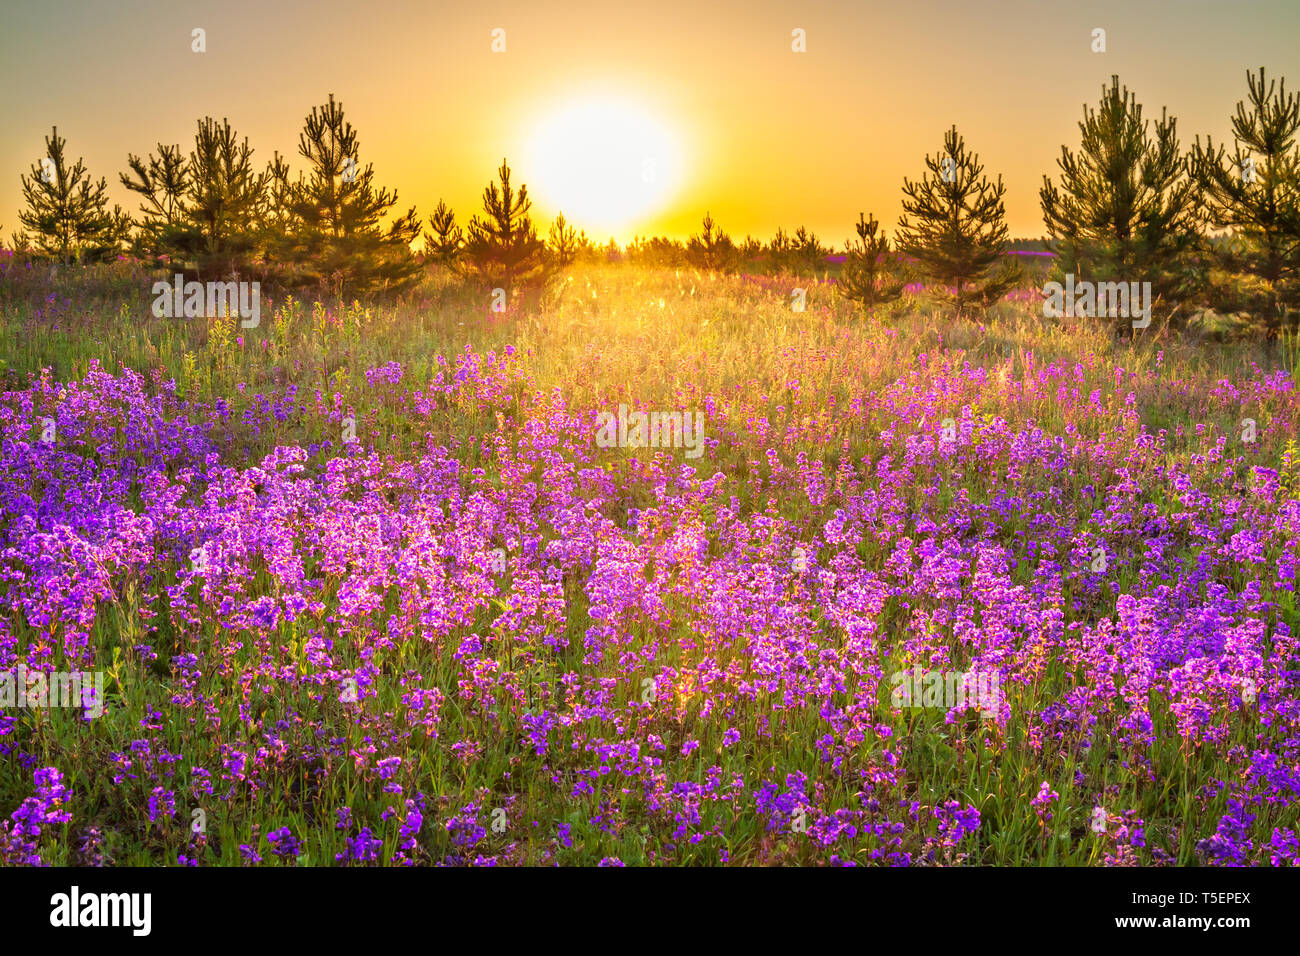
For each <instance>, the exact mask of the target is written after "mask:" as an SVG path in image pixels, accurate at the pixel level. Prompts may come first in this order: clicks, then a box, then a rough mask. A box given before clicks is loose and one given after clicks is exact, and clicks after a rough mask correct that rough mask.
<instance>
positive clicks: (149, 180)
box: [119, 143, 189, 262]
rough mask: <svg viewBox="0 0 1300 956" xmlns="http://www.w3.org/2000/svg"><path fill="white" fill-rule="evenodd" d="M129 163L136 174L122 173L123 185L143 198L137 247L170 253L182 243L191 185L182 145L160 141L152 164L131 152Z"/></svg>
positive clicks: (157, 253)
mask: <svg viewBox="0 0 1300 956" xmlns="http://www.w3.org/2000/svg"><path fill="white" fill-rule="evenodd" d="M127 166H128V167H129V169H130V172H131V173H132V174H134V176H128V175H127V174H126V173H120V174H119V176H120V177H121V180H122V185H123V186H125V187H126V188H127V189H129V190H131V191H132V192H135V193H139V194H140V195H141V196H142V197H144V198H143V200H142V201H141V203H140V216H141V218H140V220H139V222H138V225H139V235H138V236H137V238H136V243H135V245H136V248H137V249H139V250H140V251H141V252H143V253H145V254H146V255H149V256H151V257H157V256H167V258H168V260H169V262H170V261H172V260H173V253H174V252H175V250H176V249H177V248H178V246H179V244H180V241H181V240H180V237H181V230H182V226H181V219H182V216H183V215H184V213H185V193H186V189H187V187H188V185H189V165H188V163H187V162H186V160H185V155H184V154H183V153H182V152H181V148H180V146H179V145H175V146H167V145H165V144H163V143H159V144H158V156H157V157H155V156H154V155H153V154H152V153H150V154H149V160H148V163H147V164H146V162H145V161H144V160H143V159H141V158H140V157H139V156H136V155H135V154H133V153H131V154H127Z"/></svg>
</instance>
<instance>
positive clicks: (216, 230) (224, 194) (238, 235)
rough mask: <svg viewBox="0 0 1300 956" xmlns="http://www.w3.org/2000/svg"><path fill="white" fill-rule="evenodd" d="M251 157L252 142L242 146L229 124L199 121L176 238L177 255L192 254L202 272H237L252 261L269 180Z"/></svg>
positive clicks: (205, 120) (244, 142)
mask: <svg viewBox="0 0 1300 956" xmlns="http://www.w3.org/2000/svg"><path fill="white" fill-rule="evenodd" d="M252 156H253V150H252V149H251V148H250V147H249V145H248V138H247V137H245V138H244V140H243V142H242V143H241V142H240V141H239V140H238V139H237V138H236V136H235V131H234V130H233V129H231V127H230V121H229V120H222V122H221V124H220V125H218V124H217V121H216V120H215V119H213V118H212V117H210V116H207V117H204V118H203V119H202V120H200V121H199V124H198V131H197V132H196V133H195V136H194V150H193V152H191V153H190V161H189V183H188V186H187V188H186V192H185V207H184V216H183V217H182V223H181V225H182V227H183V228H182V229H181V230H178V233H177V235H178V237H179V239H180V241H179V245H180V247H181V248H180V250H178V251H181V252H185V253H188V254H189V255H191V256H193V257H194V259H195V260H196V261H197V263H198V268H199V272H200V273H208V272H221V273H223V274H224V273H228V272H234V271H236V270H238V269H239V268H240V267H247V265H248V263H249V261H250V260H251V258H252V257H253V254H254V252H255V250H256V247H257V238H258V237H257V230H258V216H257V214H258V212H259V210H260V209H261V208H262V207H263V206H264V204H265V201H266V196H265V191H266V186H267V182H268V180H269V178H270V177H269V174H267V173H260V174H259V173H255V172H254V171H253V160H252Z"/></svg>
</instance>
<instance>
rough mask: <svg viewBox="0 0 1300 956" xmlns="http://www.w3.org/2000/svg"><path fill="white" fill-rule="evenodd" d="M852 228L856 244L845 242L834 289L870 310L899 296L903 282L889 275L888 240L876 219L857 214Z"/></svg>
mask: <svg viewBox="0 0 1300 956" xmlns="http://www.w3.org/2000/svg"><path fill="white" fill-rule="evenodd" d="M856 228H857V231H858V241H857V242H856V243H854V242H852V241H850V242H848V243H845V257H844V268H843V269H841V270H840V276H839V278H838V279H837V280H836V284H835V288H836V290H837V291H838V292H839V293H840V295H842V296H844V298H846V299H848V300H849V301H851V302H858V303H861V304H862V305H863V306H864V307H866V308H867V309H873V308H875V307H876V306H877V305H880V304H884V303H887V302H893V301H894V300H895V299H897V298H898V297H899V296H901V295H902V294H903V287H904V285H905V283H904V282H903V280H902V279H899V278H897V277H895V276H893V275H891V274H890V270H889V264H888V260H889V240H888V239H887V238H886V237H885V231H884V230H883V229H880V223H878V222H876V217H875V216H872V217H871V218H870V219H869V220H868V219H866V218H864V217H863V215H862V213H858V224H857V227H856Z"/></svg>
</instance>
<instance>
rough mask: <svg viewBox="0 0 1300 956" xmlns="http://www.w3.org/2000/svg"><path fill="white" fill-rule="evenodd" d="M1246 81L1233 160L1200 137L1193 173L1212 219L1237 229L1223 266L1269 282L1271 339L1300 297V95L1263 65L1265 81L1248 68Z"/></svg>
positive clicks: (1225, 247) (1222, 254)
mask: <svg viewBox="0 0 1300 956" xmlns="http://www.w3.org/2000/svg"><path fill="white" fill-rule="evenodd" d="M1246 83H1247V85H1248V87H1249V90H1250V107H1249V108H1247V106H1246V104H1245V102H1240V101H1239V102H1238V103H1237V114H1236V116H1234V117H1233V119H1232V134H1233V139H1234V140H1235V142H1234V151H1233V153H1232V155H1231V156H1227V155H1225V149H1224V147H1223V146H1219V147H1218V148H1217V149H1216V148H1215V146H1214V140H1213V139H1212V138H1211V137H1206V144H1205V146H1204V148H1202V146H1201V141H1200V137H1197V140H1196V144H1195V145H1194V146H1193V147H1192V170H1193V173H1194V175H1195V177H1196V180H1197V183H1198V185H1199V186H1200V187H1201V189H1202V191H1203V194H1204V197H1205V203H1206V206H1207V207H1208V211H1209V219H1210V221H1211V222H1212V223H1213V224H1214V225H1215V226H1216V227H1218V228H1220V229H1232V230H1233V231H1234V232H1235V236H1234V239H1235V240H1236V241H1235V242H1229V243H1223V244H1220V245H1219V246H1217V247H1216V248H1217V250H1218V251H1219V259H1220V262H1221V263H1222V264H1223V265H1224V266H1225V267H1227V268H1228V269H1230V270H1232V271H1241V272H1246V273H1248V274H1250V275H1253V276H1258V277H1259V278H1260V279H1262V280H1264V282H1266V283H1267V284H1268V287H1269V292H1270V295H1271V297H1272V307H1271V309H1270V310H1269V314H1268V316H1267V318H1266V329H1267V331H1268V337H1269V338H1270V339H1271V338H1274V337H1275V336H1276V335H1277V331H1278V328H1279V324H1280V320H1281V318H1282V309H1283V306H1284V305H1285V304H1290V303H1292V302H1294V301H1296V300H1297V299H1298V298H1300V296H1298V295H1297V293H1298V292H1300V288H1297V287H1296V285H1295V283H1296V280H1297V279H1300V145H1297V140H1296V136H1297V132H1300V97H1297V96H1296V95H1295V94H1293V93H1292V94H1288V93H1287V92H1286V80H1285V79H1283V80H1282V82H1281V83H1280V84H1278V83H1277V82H1276V81H1273V82H1266V77H1265V73H1264V68H1263V67H1260V69H1259V78H1258V79H1256V78H1255V76H1254V75H1253V74H1252V73H1250V72H1249V71H1247V73H1246ZM1256 156H1258V157H1259V158H1258V159H1256V158H1255V157H1256Z"/></svg>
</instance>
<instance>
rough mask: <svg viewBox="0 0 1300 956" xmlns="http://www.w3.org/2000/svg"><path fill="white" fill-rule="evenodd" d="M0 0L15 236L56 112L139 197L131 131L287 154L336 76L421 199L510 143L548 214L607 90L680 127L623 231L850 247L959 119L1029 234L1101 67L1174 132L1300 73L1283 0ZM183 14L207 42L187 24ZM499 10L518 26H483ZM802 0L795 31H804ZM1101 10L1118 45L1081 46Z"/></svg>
mask: <svg viewBox="0 0 1300 956" xmlns="http://www.w3.org/2000/svg"><path fill="white" fill-rule="evenodd" d="M0 17H2V19H0V80H2V81H3V82H4V88H5V89H6V90H7V91H8V96H7V97H6V103H5V109H4V115H3V118H0V225H2V226H3V230H4V231H3V236H4V237H6V239H7V237H8V236H9V234H10V232H12V231H13V230H15V229H16V228H17V226H18V221H17V209H18V206H19V203H20V201H21V193H20V189H19V181H18V176H19V173H20V172H23V171H26V170H27V168H28V167H29V166H30V165H31V163H33V162H34V161H36V159H37V158H38V157H39V156H40V155H42V153H43V149H44V146H43V137H44V136H45V135H47V134H48V133H49V129H50V126H51V125H54V124H57V125H58V127H59V131H60V133H61V134H62V135H64V136H66V137H67V139H68V149H69V152H70V154H71V155H72V157H74V158H75V157H77V156H83V157H84V158H85V161H86V164H87V166H88V167H89V168H90V170H91V172H92V173H93V174H94V175H95V177H96V178H98V177H99V176H101V175H103V176H107V177H108V179H109V182H110V187H111V190H112V194H113V196H114V198H115V200H116V201H118V202H121V203H122V204H123V205H124V206H128V207H129V208H131V209H132V210H133V211H134V209H135V207H136V203H135V202H134V201H133V200H132V199H131V197H130V196H129V194H127V193H126V191H125V190H124V189H122V187H121V186H120V185H119V184H118V182H117V174H118V173H119V172H121V171H122V170H124V169H125V168H126V157H127V153H128V152H134V153H139V154H146V153H148V152H150V151H152V150H154V149H155V148H156V143H157V142H158V141H159V140H162V141H165V142H168V143H173V142H180V143H182V144H183V145H184V146H185V148H186V150H187V151H188V149H189V148H190V147H191V146H192V143H193V132H194V126H195V121H196V120H197V119H198V118H200V117H201V116H203V115H205V114H211V115H214V116H216V117H218V118H220V117H229V119H230V121H231V123H232V124H233V125H234V126H235V128H236V129H237V130H238V131H239V132H240V133H241V134H243V135H247V136H248V137H249V139H250V142H251V144H252V146H253V148H254V150H255V154H254V156H255V159H256V160H257V161H258V164H259V166H260V165H261V164H262V163H263V162H264V161H265V160H267V159H269V158H270V157H271V154H272V152H273V151H275V150H279V151H280V152H281V153H283V154H285V155H287V156H289V158H290V161H291V164H292V165H293V167H294V168H295V169H297V168H300V162H299V160H298V158H297V134H298V131H299V130H300V129H301V126H302V120H303V117H304V116H305V115H306V114H307V113H308V112H309V111H310V108H311V107H312V106H313V105H315V104H317V103H321V102H323V101H324V100H325V99H326V98H327V96H328V94H329V93H334V94H335V96H336V98H337V99H339V100H341V101H342V103H343V105H344V107H345V109H346V111H347V115H348V117H349V119H350V120H351V121H352V123H353V124H354V126H356V127H357V129H358V130H359V132H360V137H361V160H362V162H363V163H373V164H374V166H375V170H376V177H377V181H378V182H379V183H380V184H382V185H385V186H389V187H393V188H396V189H397V191H398V194H399V199H400V205H401V207H402V209H403V211H404V210H405V208H407V207H408V206H410V205H412V204H414V205H415V206H416V207H417V209H418V211H419V213H420V215H421V216H422V218H426V219H427V216H428V213H429V211H430V210H431V209H432V207H433V205H434V204H435V203H436V202H437V200H438V199H439V198H440V197H441V198H445V199H446V200H447V201H448V202H449V203H450V204H451V205H452V206H453V208H454V209H455V210H456V212H457V218H458V220H459V221H461V222H463V221H464V220H465V219H467V218H468V216H469V214H470V213H472V212H473V211H475V210H476V209H477V206H478V202H479V197H480V195H481V193H482V189H483V186H484V185H485V184H486V182H487V181H488V179H489V178H491V176H492V175H493V174H494V171H495V169H496V167H497V165H498V164H499V163H500V160H501V158H502V156H506V157H510V158H511V164H512V166H514V168H515V175H516V179H517V180H522V181H524V182H527V183H529V184H530V187H531V191H533V192H534V193H535V194H536V198H537V202H536V214H537V217H538V219H539V220H540V225H541V227H542V228H541V231H542V232H545V230H546V228H547V227H548V226H549V222H550V219H551V217H552V216H553V215H554V213H555V212H556V209H555V208H553V204H552V203H551V202H550V200H549V199H548V198H547V197H548V188H547V187H548V184H547V183H545V182H541V181H538V179H537V171H536V170H530V169H528V168H527V167H526V163H525V159H524V157H525V154H526V152H527V150H526V140H527V138H528V136H529V131H530V130H532V129H534V128H536V126H537V124H538V123H539V122H540V121H541V120H543V119H544V117H546V116H547V115H548V114H549V113H550V112H552V111H553V110H554V109H555V108H556V107H557V106H558V105H559V104H561V103H565V102H571V101H573V100H574V99H576V98H581V97H583V96H591V95H599V96H601V97H603V98H605V99H607V100H608V99H614V100H621V101H625V102H628V103H632V104H636V105H637V106H638V108H641V109H644V110H647V111H649V112H651V113H653V114H654V115H655V116H657V117H659V118H660V119H661V120H662V121H663V122H664V123H665V124H666V125H667V126H669V127H671V128H672V130H673V132H674V134H675V135H676V136H678V137H679V139H680V141H681V143H682V148H683V170H682V180H681V186H680V189H679V190H678V191H677V192H676V193H675V194H674V195H673V196H672V197H671V199H670V200H668V201H667V204H666V205H664V206H663V207H662V208H660V209H658V210H657V211H655V212H653V213H651V214H648V215H646V216H644V217H642V218H641V219H639V220H638V221H636V222H634V223H630V224H628V226H627V227H626V228H624V229H621V230H619V231H618V233H617V234H616V238H618V239H619V240H620V241H623V240H626V239H627V238H629V237H630V236H631V234H632V233H647V234H655V233H666V234H669V235H674V236H677V237H685V236H686V235H687V234H689V233H690V232H691V231H693V230H695V229H696V228H697V226H698V222H699V219H700V216H701V215H702V214H703V212H704V211H705V210H706V209H709V210H711V211H712V213H713V216H714V218H715V219H716V220H718V221H719V223H720V224H721V225H722V226H723V227H725V228H726V229H727V230H728V231H730V232H731V233H732V234H733V235H734V236H735V237H736V238H742V237H743V236H744V235H745V234H746V233H747V232H750V233H753V234H754V235H756V236H759V237H761V238H764V239H766V238H769V237H770V236H771V234H772V233H773V232H774V231H775V230H776V228H777V227H778V226H785V227H786V228H787V229H790V228H792V227H794V226H797V225H807V226H809V227H810V228H812V229H814V230H815V231H816V232H817V233H818V234H819V235H820V236H821V237H822V238H823V240H828V241H830V242H831V243H833V244H834V245H836V246H837V247H838V246H840V245H842V243H843V242H844V240H845V239H846V238H847V237H849V236H850V235H851V234H852V229H853V223H854V222H855V221H856V219H857V214H858V212H859V211H867V212H872V213H874V214H875V215H876V216H877V218H880V219H882V220H883V221H884V222H885V224H886V227H887V228H889V229H890V231H891V232H892V227H893V225H894V223H895V222H896V220H897V218H898V214H899V212H900V207H899V196H900V192H899V187H900V185H901V182H902V178H903V176H904V175H910V176H913V177H915V176H917V175H918V174H919V173H920V171H921V168H922V157H923V155H924V154H925V153H926V152H934V151H936V150H937V148H938V147H939V146H940V145H941V143H942V134H943V131H944V130H945V129H946V128H947V127H948V126H949V125H951V124H952V123H956V124H957V126H958V129H959V130H960V131H961V132H962V133H963V134H964V135H965V137H966V141H967V144H968V146H969V147H970V148H972V149H974V150H975V151H977V152H978V153H980V155H981V158H982V159H983V161H984V162H985V164H986V166H987V168H988V169H989V171H991V172H993V173H995V174H996V173H999V172H1000V173H1002V175H1003V178H1004V180H1005V181H1006V183H1007V185H1008V195H1007V210H1008V218H1009V224H1010V227H1011V232H1012V234H1013V235H1039V234H1041V232H1042V220H1041V216H1040V212H1039V206H1038V188H1039V185H1040V184H1041V178H1042V175H1043V173H1045V172H1054V171H1055V168H1056V166H1055V160H1056V157H1057V156H1058V155H1059V152H1060V146H1061V144H1062V143H1068V144H1070V145H1071V146H1074V145H1076V144H1077V142H1078V130H1077V123H1078V120H1079V117H1080V114H1081V110H1082V105H1083V103H1084V102H1085V101H1086V102H1088V103H1090V104H1091V103H1095V102H1096V101H1097V99H1098V97H1099V95H1100V92H1101V86H1102V84H1103V83H1104V82H1108V80H1109V77H1110V75H1111V74H1112V73H1118V74H1119V76H1120V80H1121V82H1123V83H1125V84H1127V85H1128V86H1129V88H1130V89H1133V90H1136V92H1137V94H1138V99H1139V101H1140V102H1142V103H1143V104H1144V106H1145V107H1146V112H1147V114H1148V115H1152V114H1154V115H1156V116H1158V115H1159V112H1160V107H1161V106H1164V105H1167V106H1168V107H1169V108H1170V111H1171V112H1172V113H1173V114H1174V115H1175V116H1177V117H1178V120H1179V123H1178V128H1179V132H1180V134H1181V136H1182V137H1183V140H1184V143H1186V142H1188V141H1190V139H1191V138H1192V136H1193V135H1194V134H1196V133H1198V132H1199V133H1202V134H1204V133H1207V132H1208V133H1213V134H1214V136H1215V138H1216V139H1219V138H1221V137H1223V135H1224V134H1225V133H1227V132H1228V129H1229V116H1230V114H1231V112H1232V110H1233V108H1234V106H1235V104H1236V102H1237V100H1239V99H1241V98H1242V97H1243V96H1244V95H1245V90H1246V84H1245V73H1246V71H1247V69H1254V68H1257V67H1259V66H1261V65H1262V66H1266V67H1267V68H1268V69H1269V71H1270V73H1273V74H1278V73H1280V74H1283V75H1289V78H1290V79H1291V84H1292V86H1293V87H1296V88H1300V3H1298V2H1296V0H1245V2H1236V3H1223V2H1217V0H1163V2H1162V0H1147V2H1141V3H1138V2H1134V0H1125V2H1104V3H1089V4H1076V3H1071V2H1067V0H1005V2H974V0H966V2H957V0H910V2H907V3H899V2H892V3H877V2H873V0H853V2H813V3H797V4H796V3H776V2H770V0H747V2H723V3H711V4H702V3H683V2H671V3H653V4H611V3H608V2H556V3H548V4H539V3H522V2H495V3H492V2H489V3H486V4H463V5H458V6H451V5H444V4H437V3H430V2H428V0H419V2H416V0H411V2H404V0H370V2H365V3H360V2H351V0H349V2H335V0H312V2H284V3H274V4H272V3H268V2H266V0H260V2H258V0H220V2H211V3H209V2H163V0H119V2H104V0H82V2H74V0H43V2H41V3H32V4H24V5H21V6H16V5H13V4H11V5H9V6H8V7H7V8H6V10H5V11H4V13H3V14H0ZM194 27H202V28H203V29H205V30H206V32H207V52H206V53H204V54H195V53H192V52H191V39H190V37H191V30H192V29H193V28H194ZM495 27H501V28H504V29H505V30H506V40H507V50H506V52H505V53H493V52H492V51H491V42H492V41H491V31H492V29H493V28H495ZM796 27H798V28H802V29H804V30H805V31H806V34H807V52H806V53H793V52H792V51H791V48H790V47H791V30H792V29H794V28H796ZM1094 27H1101V28H1104V29H1105V30H1106V31H1107V46H1108V49H1107V52H1106V53H1101V54H1098V53H1093V52H1092V51H1091V50H1090V42H1091V39H1090V35H1091V31H1092V29H1093V28H1094ZM530 173H532V174H533V175H530ZM570 219H571V220H576V217H574V216H572V215H571V216H570ZM574 224H575V225H577V226H579V227H583V226H585V225H586V224H585V223H583V222H582V221H581V220H576V221H575V222H574ZM592 231H594V232H601V230H592ZM595 238H599V239H605V238H608V231H606V232H604V234H601V235H597V236H595Z"/></svg>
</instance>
